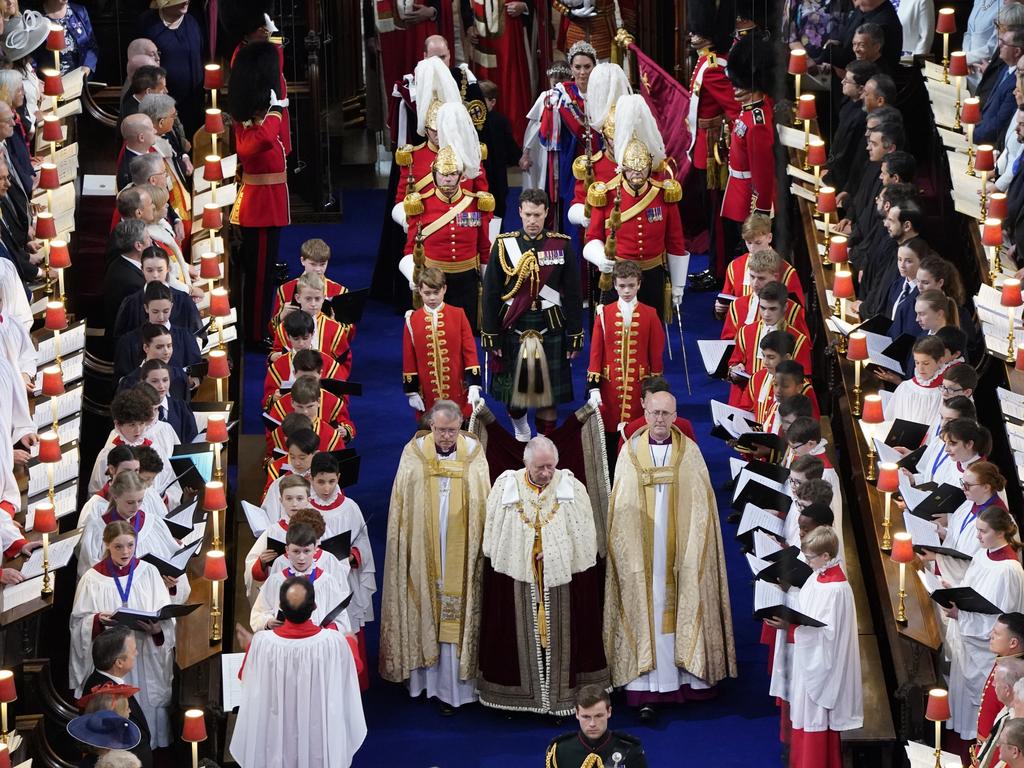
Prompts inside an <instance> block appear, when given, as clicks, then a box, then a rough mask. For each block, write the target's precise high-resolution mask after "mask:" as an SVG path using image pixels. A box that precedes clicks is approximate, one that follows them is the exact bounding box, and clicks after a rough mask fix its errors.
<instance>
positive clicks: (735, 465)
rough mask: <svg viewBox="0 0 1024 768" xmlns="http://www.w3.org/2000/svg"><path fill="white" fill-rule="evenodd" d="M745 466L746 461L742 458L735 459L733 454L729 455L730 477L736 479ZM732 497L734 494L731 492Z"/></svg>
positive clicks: (734, 496)
mask: <svg viewBox="0 0 1024 768" xmlns="http://www.w3.org/2000/svg"><path fill="white" fill-rule="evenodd" d="M746 468H747V462H745V461H744V460H743V459H737V458H736V457H735V456H730V457H729V474H730V475H732V479H733V480H736V478H737V476H738V475H739V474H740V472H742V471H743V470H744V469H746ZM733 498H734V499H735V498H736V494H733Z"/></svg>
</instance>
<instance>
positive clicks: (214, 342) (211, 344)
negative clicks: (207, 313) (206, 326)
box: [202, 325, 238, 355]
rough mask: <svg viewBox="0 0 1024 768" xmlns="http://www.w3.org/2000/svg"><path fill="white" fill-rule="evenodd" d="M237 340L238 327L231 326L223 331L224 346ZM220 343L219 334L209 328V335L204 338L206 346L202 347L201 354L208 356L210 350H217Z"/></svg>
mask: <svg viewBox="0 0 1024 768" xmlns="http://www.w3.org/2000/svg"><path fill="white" fill-rule="evenodd" d="M237 338H238V326H235V325H231V326H228V327H227V328H225V329H224V334H223V341H224V343H225V344H228V343H230V342H232V341H234V340H235V339H237ZM220 342H221V338H220V334H218V333H217V332H216V331H215V330H213V329H212V328H211V329H210V335H209V336H207V337H206V344H204V345H203V349H202V354H204V355H208V354H209V353H210V352H211V351H212V350H214V349H216V348H217V346H218V345H219V344H220Z"/></svg>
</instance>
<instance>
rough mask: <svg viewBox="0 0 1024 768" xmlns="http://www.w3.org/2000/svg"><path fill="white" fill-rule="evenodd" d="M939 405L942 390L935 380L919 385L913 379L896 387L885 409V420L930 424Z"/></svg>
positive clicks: (915, 379)
mask: <svg viewBox="0 0 1024 768" xmlns="http://www.w3.org/2000/svg"><path fill="white" fill-rule="evenodd" d="M936 378H937V377H936ZM941 404H942V390H941V389H939V387H938V384H936V383H935V379H932V380H931V381H929V382H925V383H924V384H919V383H918V382H917V378H916V377H914V378H911V379H907V380H906V381H904V382H902V383H900V385H899V386H898V387H896V391H895V392H893V393H892V398H891V399H890V400H889V404H888V405H887V406H886V408H885V418H886V420H888V421H891V420H893V419H904V420H905V421H914V422H917V423H918V424H931V423H932V419H934V418H935V414H936V413H937V412H938V410H939V406H940V405H941Z"/></svg>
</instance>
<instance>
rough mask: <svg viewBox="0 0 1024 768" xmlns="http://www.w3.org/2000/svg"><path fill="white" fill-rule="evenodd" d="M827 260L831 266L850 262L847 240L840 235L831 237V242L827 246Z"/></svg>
mask: <svg viewBox="0 0 1024 768" xmlns="http://www.w3.org/2000/svg"><path fill="white" fill-rule="evenodd" d="M828 260H829V261H831V262H832V263H833V264H843V263H844V262H847V261H849V260H850V252H849V250H848V248H847V239H846V238H845V237H843V236H842V235H833V236H832V242H830V243H829V244H828Z"/></svg>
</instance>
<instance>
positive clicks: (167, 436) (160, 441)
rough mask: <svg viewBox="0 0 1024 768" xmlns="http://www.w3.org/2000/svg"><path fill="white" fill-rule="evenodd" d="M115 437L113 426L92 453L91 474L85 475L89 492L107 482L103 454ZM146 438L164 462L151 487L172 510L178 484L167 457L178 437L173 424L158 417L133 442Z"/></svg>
mask: <svg viewBox="0 0 1024 768" xmlns="http://www.w3.org/2000/svg"><path fill="white" fill-rule="evenodd" d="M119 437H120V435H118V433H117V430H116V429H112V430H110V434H109V435H107V441H106V442H105V443H104V444H103V448H102V449H101V450H100V452H99V453H98V454H97V455H96V461H95V462H94V463H93V465H92V474H91V475H90V476H89V493H96V492H97V491H98V490H99V489H100V488H102V487H103V485H104V483H106V482H107V454H108V453H110V449H111V448H113V447H114V440H115V439H117V438H119ZM146 440H149V441H150V447H151V448H152V449H153V450H154V451H156V452H157V454H158V455H159V456H160V458H161V459H162V460H163V462H164V466H163V469H161V470H160V474H158V475H157V476H156V478H154V480H153V487H154V488H156V490H157V494H158V495H161V494H165V495H166V496H167V505H168V506H169V507H170V509H174V508H175V507H177V506H178V504H179V503H180V502H181V486H180V485H178V482H177V481H176V480H175V473H174V467H172V466H171V462H170V461H169V460H168V459H169V458H170V456H171V455H172V454H173V453H174V446H176V445H179V444H180V443H181V440H180V439H179V438H178V433H177V432H175V431H174V427H172V426H171V425H170V424H168V423H167V422H166V421H160V420H159V419H156V420H154V421H153V422H151V423H150V424H149V426H148V427H146V431H145V432H143V433H142V437H141V438H139V442H138V443H137V445H143V444H144V443H145V441H146ZM163 514H166V512H165V513H163Z"/></svg>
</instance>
